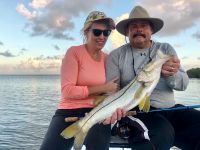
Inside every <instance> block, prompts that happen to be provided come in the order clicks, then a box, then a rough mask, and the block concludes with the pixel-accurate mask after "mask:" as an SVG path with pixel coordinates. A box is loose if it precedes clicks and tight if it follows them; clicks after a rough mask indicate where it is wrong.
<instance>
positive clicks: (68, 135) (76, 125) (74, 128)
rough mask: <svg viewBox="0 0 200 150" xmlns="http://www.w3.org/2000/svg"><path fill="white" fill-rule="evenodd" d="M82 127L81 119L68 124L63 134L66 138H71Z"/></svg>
mask: <svg viewBox="0 0 200 150" xmlns="http://www.w3.org/2000/svg"><path fill="white" fill-rule="evenodd" d="M80 129H81V126H80V123H79V121H77V122H75V123H73V124H72V125H70V126H68V127H67V128H65V129H64V130H63V131H62V132H61V135H62V136H63V137H64V138H65V139H69V138H72V137H74V136H75V135H76V134H77V133H78V132H79V131H80Z"/></svg>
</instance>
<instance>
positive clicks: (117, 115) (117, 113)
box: [103, 108, 126, 125]
mask: <svg viewBox="0 0 200 150" xmlns="http://www.w3.org/2000/svg"><path fill="white" fill-rule="evenodd" d="M125 116H126V111H125V110H124V109H122V108H117V110H116V111H115V112H114V113H113V114H112V116H111V117H108V118H106V119H105V120H104V121H103V124H104V125H106V124H113V123H115V122H116V121H117V120H121V118H122V117H125Z"/></svg>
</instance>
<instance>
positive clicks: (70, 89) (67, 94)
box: [58, 45, 106, 109]
mask: <svg viewBox="0 0 200 150" xmlns="http://www.w3.org/2000/svg"><path fill="white" fill-rule="evenodd" d="M105 58H106V54H105V53H103V52H102V51H101V61H95V60H94V59H92V58H91V56H90V55H89V53H88V52H87V50H86V48H85V45H80V46H73V47H71V48H69V49H68V51H67V53H66V55H65V57H64V58H63V60H62V66H61V93H62V98H61V101H60V103H59V105H58V109H76V108H92V107H94V105H93V98H91V97H89V91H88V86H95V85H101V84H104V83H105V81H106V77H105Z"/></svg>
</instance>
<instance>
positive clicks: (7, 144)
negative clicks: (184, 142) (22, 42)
mask: <svg viewBox="0 0 200 150" xmlns="http://www.w3.org/2000/svg"><path fill="white" fill-rule="evenodd" d="M199 87H200V80H197V79H193V80H190V84H189V87H188V88H187V90H186V91H185V92H176V99H177V101H178V102H180V103H182V104H188V105H194V104H200V94H199V93H200V88H199ZM59 98H60V79H59V76H51V75H50V76H0V112H1V114H0V150H38V149H39V146H40V144H41V142H42V138H43V137H44V134H45V132H46V130H47V127H48V124H49V122H50V120H51V117H52V115H53V114H54V112H55V110H56V107H57V104H58V102H59Z"/></svg>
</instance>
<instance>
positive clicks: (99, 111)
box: [61, 49, 172, 150]
mask: <svg viewBox="0 0 200 150" xmlns="http://www.w3.org/2000/svg"><path fill="white" fill-rule="evenodd" d="M170 58H172V56H171V55H166V54H164V53H163V52H162V51H161V50H159V49H158V50H157V53H156V56H155V59H153V60H152V61H151V62H149V63H147V65H145V66H144V68H143V69H142V70H141V71H140V72H139V73H138V75H137V76H136V77H135V78H134V79H133V80H132V81H131V82H130V83H129V84H128V85H126V86H125V87H124V88H122V89H121V90H119V91H118V92H116V93H113V94H111V95H109V96H108V97H106V98H105V99H104V100H103V101H102V102H101V103H100V104H99V105H98V106H96V107H94V108H93V109H92V110H91V111H90V112H89V113H88V114H87V115H86V116H85V117H83V118H81V119H80V120H78V121H76V122H74V123H73V124H72V125H70V126H68V127H67V128H65V129H64V130H63V131H62V132H61V136H63V137H64V138H65V139H69V138H73V137H74V146H73V147H74V149H75V150H81V148H82V146H83V143H84V140H85V137H86V135H87V133H88V131H89V129H90V128H91V127H92V126H93V125H95V124H96V123H100V122H103V121H104V120H105V119H106V118H108V117H110V116H112V114H113V113H114V112H115V111H116V109H117V108H123V109H124V110H125V111H129V110H131V109H133V108H134V107H136V106H138V107H139V109H140V110H142V111H144V112H148V111H149V109H150V95H151V93H152V91H153V90H154V88H155V87H156V85H157V83H158V82H159V79H160V75H161V68H162V65H163V64H164V63H165V62H166V61H167V60H169V59H170Z"/></svg>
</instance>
